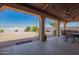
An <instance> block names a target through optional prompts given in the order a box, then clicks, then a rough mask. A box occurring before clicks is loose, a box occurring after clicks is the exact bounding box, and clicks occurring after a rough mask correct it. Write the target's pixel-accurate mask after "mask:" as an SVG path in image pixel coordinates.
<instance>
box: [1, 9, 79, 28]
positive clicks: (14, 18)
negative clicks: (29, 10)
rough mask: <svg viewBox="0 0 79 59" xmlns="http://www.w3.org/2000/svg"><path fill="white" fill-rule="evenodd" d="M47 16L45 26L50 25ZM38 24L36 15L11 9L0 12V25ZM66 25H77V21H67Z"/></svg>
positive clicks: (24, 25)
mask: <svg viewBox="0 0 79 59" xmlns="http://www.w3.org/2000/svg"><path fill="white" fill-rule="evenodd" d="M49 21H51V20H49V19H48V18H46V20H45V27H50V24H49ZM33 25H36V26H39V20H38V18H37V16H34V15H31V14H26V13H22V12H16V11H14V10H11V9H5V10H3V11H1V12H0V26H20V27H26V26H33ZM68 26H70V27H73V26H79V22H78V23H75V22H74V24H73V23H68Z"/></svg>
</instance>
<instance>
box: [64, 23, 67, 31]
mask: <svg viewBox="0 0 79 59" xmlns="http://www.w3.org/2000/svg"><path fill="white" fill-rule="evenodd" d="M66 28H67V22H64V30H66Z"/></svg>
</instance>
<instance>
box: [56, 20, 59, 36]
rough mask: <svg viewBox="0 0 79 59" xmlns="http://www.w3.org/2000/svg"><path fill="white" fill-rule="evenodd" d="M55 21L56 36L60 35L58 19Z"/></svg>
mask: <svg viewBox="0 0 79 59" xmlns="http://www.w3.org/2000/svg"><path fill="white" fill-rule="evenodd" d="M55 23H56V36H60V21H55Z"/></svg>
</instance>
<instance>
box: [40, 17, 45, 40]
mask: <svg viewBox="0 0 79 59" xmlns="http://www.w3.org/2000/svg"><path fill="white" fill-rule="evenodd" d="M39 39H40V40H41V41H45V40H46V38H45V17H44V16H41V17H39Z"/></svg>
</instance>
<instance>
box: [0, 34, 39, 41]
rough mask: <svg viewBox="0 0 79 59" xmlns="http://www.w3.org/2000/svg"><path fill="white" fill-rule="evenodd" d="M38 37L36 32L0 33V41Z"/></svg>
mask: <svg viewBox="0 0 79 59" xmlns="http://www.w3.org/2000/svg"><path fill="white" fill-rule="evenodd" d="M31 37H38V33H36V32H3V33H0V42H3V41H9V40H16V39H17V40H19V39H21V38H31Z"/></svg>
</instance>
